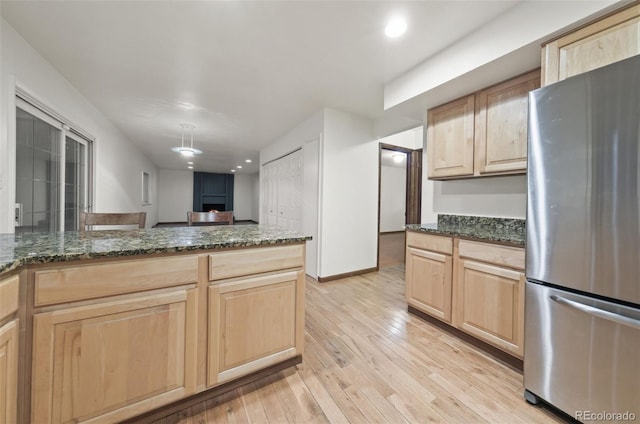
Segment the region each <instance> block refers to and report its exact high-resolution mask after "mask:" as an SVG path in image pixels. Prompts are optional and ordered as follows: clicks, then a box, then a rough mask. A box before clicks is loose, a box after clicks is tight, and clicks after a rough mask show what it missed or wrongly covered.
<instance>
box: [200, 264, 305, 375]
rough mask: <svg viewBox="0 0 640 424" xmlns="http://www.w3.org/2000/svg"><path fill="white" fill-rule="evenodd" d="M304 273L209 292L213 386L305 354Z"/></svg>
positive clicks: (227, 285) (241, 281) (223, 285)
mask: <svg viewBox="0 0 640 424" xmlns="http://www.w3.org/2000/svg"><path fill="white" fill-rule="evenodd" d="M303 343H304V271H290V272H282V273H277V274H268V275H258V276H255V277H250V278H242V279H237V280H234V281H228V282H222V283H217V284H213V285H211V286H210V287H209V364H208V375H209V378H208V382H209V385H210V386H213V385H215V384H218V383H221V382H224V381H228V380H231V379H233V378H236V377H240V376H242V375H246V374H249V373H251V372H254V371H257V370H259V369H262V368H265V367H268V366H270V365H274V364H276V363H278V362H281V361H283V360H285V359H288V358H291V357H294V356H296V355H299V354H302V351H303V347H304V344H303Z"/></svg>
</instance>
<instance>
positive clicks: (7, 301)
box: [0, 275, 20, 320]
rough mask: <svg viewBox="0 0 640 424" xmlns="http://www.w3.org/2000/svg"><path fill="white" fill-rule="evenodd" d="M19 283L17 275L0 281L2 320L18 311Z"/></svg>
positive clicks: (0, 316)
mask: <svg viewBox="0 0 640 424" xmlns="http://www.w3.org/2000/svg"><path fill="white" fill-rule="evenodd" d="M19 281H20V280H19V278H18V276H17V275H14V276H13V277H9V278H7V279H6V280H2V281H0V320H2V319H4V318H6V317H8V316H9V315H11V314H13V313H14V312H15V311H17V310H18V283H19Z"/></svg>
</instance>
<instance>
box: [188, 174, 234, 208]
mask: <svg viewBox="0 0 640 424" xmlns="http://www.w3.org/2000/svg"><path fill="white" fill-rule="evenodd" d="M205 205H207V208H206V209H205ZM210 209H217V210H219V211H223V210H225V211H232V210H233V175H230V174H213V173H210V172H194V173H193V210H194V212H208V211H209V210H210Z"/></svg>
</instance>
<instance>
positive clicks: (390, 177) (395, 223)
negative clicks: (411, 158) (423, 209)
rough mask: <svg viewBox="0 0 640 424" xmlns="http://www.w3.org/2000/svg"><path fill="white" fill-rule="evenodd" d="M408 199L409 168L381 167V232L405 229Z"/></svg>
mask: <svg viewBox="0 0 640 424" xmlns="http://www.w3.org/2000/svg"><path fill="white" fill-rule="evenodd" d="M406 201H407V168H406V167H404V166H401V167H399V166H386V165H382V166H381V167H380V232H381V233H387V232H391V231H403V230H404V223H405V210H406V206H407V205H406Z"/></svg>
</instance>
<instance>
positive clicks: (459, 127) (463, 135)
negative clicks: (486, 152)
mask: <svg viewBox="0 0 640 424" xmlns="http://www.w3.org/2000/svg"><path fill="white" fill-rule="evenodd" d="M474 104H475V96H474V95H473V94H472V95H470V96H467V97H463V98H461V99H458V100H454V101H452V102H450V103H447V104H444V105H442V106H438V107H436V108H433V109H429V111H428V112H427V124H428V126H427V159H428V176H429V178H448V177H464V176H472V175H473V132H474V128H473V123H474Z"/></svg>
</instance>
